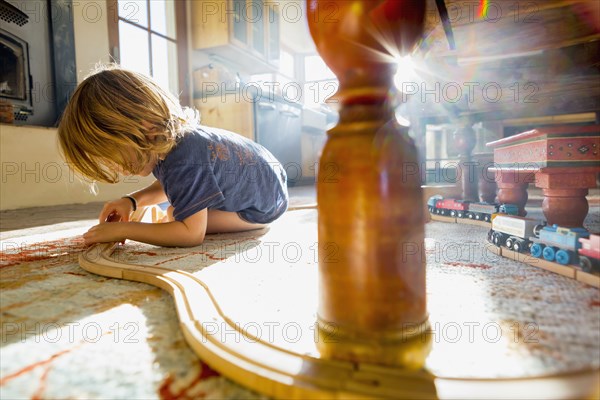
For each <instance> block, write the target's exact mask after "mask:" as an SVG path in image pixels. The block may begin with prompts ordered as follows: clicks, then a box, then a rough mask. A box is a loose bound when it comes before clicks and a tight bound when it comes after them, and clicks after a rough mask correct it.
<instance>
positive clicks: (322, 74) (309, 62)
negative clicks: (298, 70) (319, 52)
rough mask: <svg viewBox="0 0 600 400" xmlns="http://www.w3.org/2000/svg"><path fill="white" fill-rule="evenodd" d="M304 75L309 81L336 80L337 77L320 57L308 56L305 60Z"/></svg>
mask: <svg viewBox="0 0 600 400" xmlns="http://www.w3.org/2000/svg"><path fill="white" fill-rule="evenodd" d="M304 69H305V70H304V73H305V79H306V80H307V81H320V80H324V79H336V77H335V75H334V74H333V72H331V70H330V69H329V68H328V67H327V65H326V64H325V61H323V59H322V58H321V57H319V56H307V57H306V58H305V59H304Z"/></svg>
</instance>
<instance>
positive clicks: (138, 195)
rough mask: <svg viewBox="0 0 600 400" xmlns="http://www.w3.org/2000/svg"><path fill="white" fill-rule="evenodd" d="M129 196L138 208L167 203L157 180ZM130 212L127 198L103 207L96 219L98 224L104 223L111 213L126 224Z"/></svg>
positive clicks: (130, 208) (131, 209)
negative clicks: (98, 221)
mask: <svg viewBox="0 0 600 400" xmlns="http://www.w3.org/2000/svg"><path fill="white" fill-rule="evenodd" d="M130 196H132V197H133V198H135V201H136V203H137V206H138V207H145V206H151V205H154V204H159V203H164V202H165V201H167V195H166V194H165V191H164V190H163V187H162V185H161V184H160V182H159V181H158V180H156V181H154V182H153V183H152V184H151V185H149V186H146V187H145V188H143V189H142V190H138V191H137V192H133V193H131V194H130ZM132 211H133V204H132V203H131V200H129V199H127V198H124V199H118V200H113V201H109V202H108V203H106V204H105V205H104V208H102V211H101V212H100V216H99V217H98V218H99V220H100V223H103V222H106V218H108V216H109V215H110V214H111V213H113V212H115V213H117V214H118V215H119V216H120V217H121V221H124V222H127V221H129V215H130V214H131V212H132Z"/></svg>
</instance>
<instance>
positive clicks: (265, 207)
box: [58, 67, 288, 246]
mask: <svg viewBox="0 0 600 400" xmlns="http://www.w3.org/2000/svg"><path fill="white" fill-rule="evenodd" d="M231 117H232V118H235V116H234V115H232V116H231ZM58 137H59V141H60V146H61V149H62V151H63V154H64V156H65V158H66V160H67V162H69V163H71V164H72V165H73V167H74V169H75V170H76V171H78V172H79V173H80V174H81V175H83V176H84V177H86V178H88V179H90V180H93V181H102V182H108V183H116V182H118V174H119V173H120V174H125V175H138V176H148V175H149V174H151V173H152V174H153V175H154V176H155V177H156V178H157V180H156V181H155V182H154V183H152V184H151V185H149V186H148V187H146V188H144V189H142V190H139V191H137V192H134V193H131V194H129V195H127V196H124V197H123V198H121V199H117V200H114V201H110V202H108V203H106V204H105V206H104V208H103V209H102V211H101V213H100V217H99V220H100V224H98V225H96V226H94V227H92V228H91V229H90V230H89V231H88V232H87V233H85V234H84V239H85V242H86V243H88V244H91V243H98V242H116V241H123V240H125V239H131V240H136V241H140V242H144V243H149V244H153V245H158V246H196V245H199V244H201V243H202V242H203V240H204V237H205V235H206V234H207V233H217V232H238V231H246V230H252V229H259V228H262V227H264V226H265V225H266V224H268V223H270V222H272V221H274V220H275V219H277V218H278V217H280V216H281V215H282V214H283V213H284V212H285V211H286V209H287V204H288V194H287V186H286V174H285V171H284V169H283V167H282V166H281V164H280V163H279V162H278V161H277V160H276V159H275V158H274V157H273V155H272V154H271V153H269V152H268V151H267V150H266V149H265V148H263V147H262V146H260V145H258V144H257V143H254V142H252V141H250V140H248V139H246V138H243V137H242V136H240V135H236V134H234V133H231V132H227V131H224V130H220V129H215V128H209V127H204V126H201V125H199V124H198V117H197V113H195V112H193V111H192V110H190V109H182V108H181V106H180V105H179V102H178V101H177V100H176V99H175V98H174V97H173V96H172V95H171V94H170V93H168V92H167V91H165V90H163V89H162V88H161V87H159V86H158V85H157V84H156V83H155V82H153V81H152V80H151V79H149V78H148V77H146V76H144V75H142V74H139V73H136V72H132V71H127V70H123V69H120V68H114V67H111V68H105V69H103V70H100V71H99V72H96V73H94V74H92V75H91V76H89V77H87V78H86V79H85V80H84V81H83V82H82V83H81V84H80V85H79V86H78V87H77V89H76V90H75V92H74V93H73V96H72V98H71V100H70V101H69V103H68V105H67V107H66V109H65V112H64V114H63V116H62V118H61V121H60V125H59V128H58ZM165 201H169V203H170V204H171V206H170V207H169V210H168V215H169V218H168V222H164V223H155V224H153V223H150V224H148V223H137V222H130V221H129V215H130V214H131V212H132V211H134V210H135V209H136V208H137V207H143V206H149V205H153V204H160V203H163V202H165ZM110 214H117V215H118V217H119V218H120V221H119V222H111V223H107V222H106V220H107V218H108V216H109V215H110Z"/></svg>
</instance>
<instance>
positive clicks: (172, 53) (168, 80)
mask: <svg viewBox="0 0 600 400" xmlns="http://www.w3.org/2000/svg"><path fill="white" fill-rule="evenodd" d="M152 72H153V77H154V79H155V80H156V81H157V82H158V84H159V85H161V86H162V87H163V88H165V89H169V90H170V91H171V93H173V94H174V95H175V96H176V97H179V85H178V81H177V45H176V44H175V43H173V42H171V41H170V40H167V39H165V38H162V37H160V36H157V35H152Z"/></svg>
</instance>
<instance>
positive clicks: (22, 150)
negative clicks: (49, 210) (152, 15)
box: [0, 125, 154, 210]
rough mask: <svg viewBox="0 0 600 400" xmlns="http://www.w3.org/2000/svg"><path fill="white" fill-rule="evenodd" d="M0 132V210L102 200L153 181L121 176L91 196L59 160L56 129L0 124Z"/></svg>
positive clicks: (147, 178)
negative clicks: (120, 180) (121, 179)
mask: <svg viewBox="0 0 600 400" xmlns="http://www.w3.org/2000/svg"><path fill="white" fill-rule="evenodd" d="M0 131H1V134H0V159H1V160H2V163H1V173H0V182H1V184H2V190H0V210H11V209H16V208H26V207H38V206H53V205H59V204H75V203H88V202H96V201H106V200H110V199H114V198H118V197H121V196H123V195H124V194H127V193H129V192H132V191H134V190H136V189H138V188H141V187H144V186H146V185H148V184H150V183H152V181H153V180H154V178H153V177H152V176H149V177H146V178H140V177H125V178H124V182H121V183H118V184H115V185H109V184H98V195H94V194H92V193H90V189H89V185H87V184H85V183H83V182H81V180H80V179H79V178H77V177H76V176H75V175H74V174H73V173H72V172H71V171H70V170H69V169H68V167H67V165H66V163H65V161H64V160H63V159H62V157H61V155H60V152H59V149H58V140H57V137H56V129H54V128H43V127H32V126H14V125H0Z"/></svg>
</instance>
